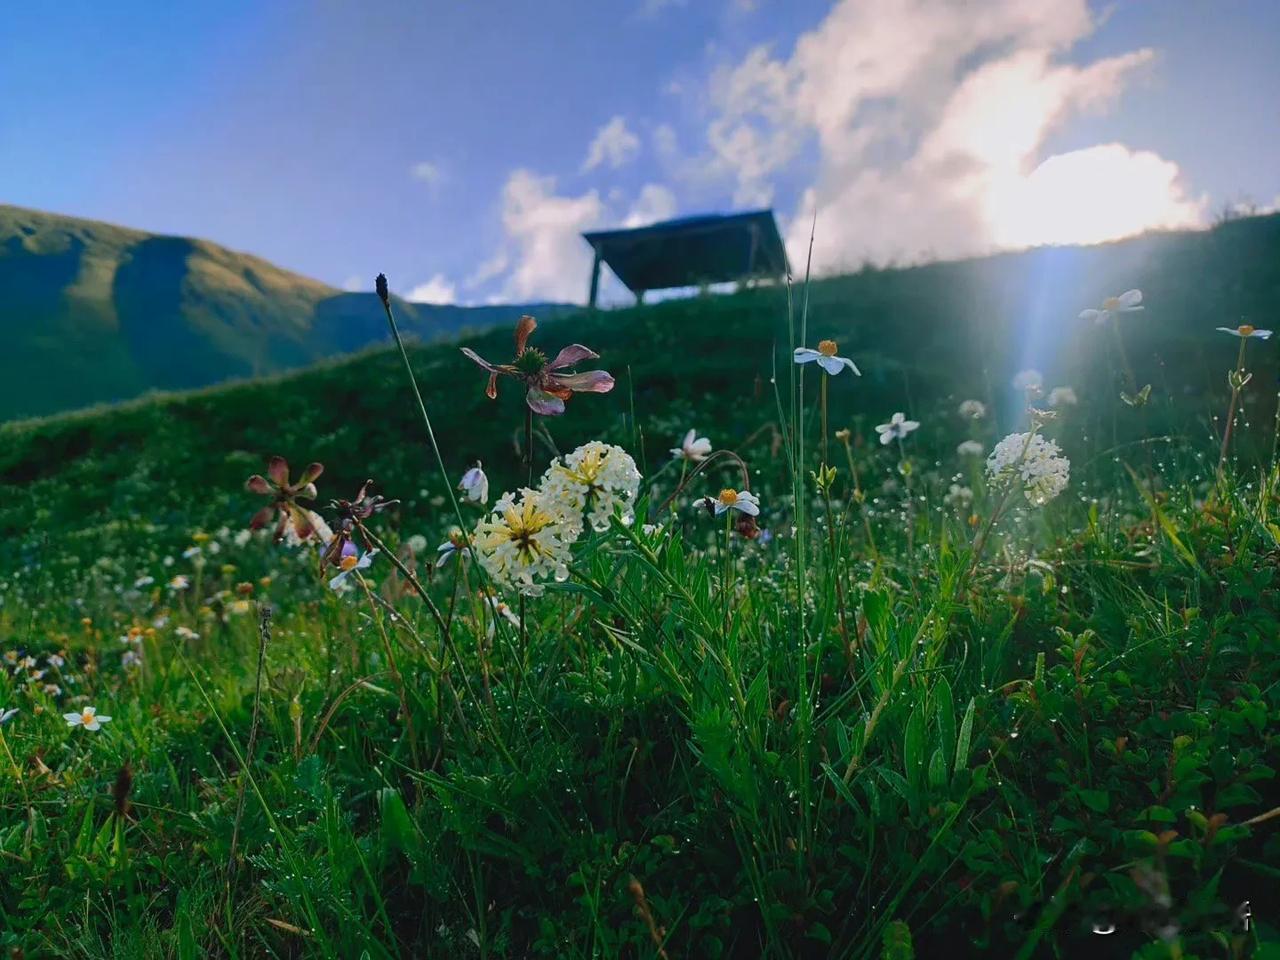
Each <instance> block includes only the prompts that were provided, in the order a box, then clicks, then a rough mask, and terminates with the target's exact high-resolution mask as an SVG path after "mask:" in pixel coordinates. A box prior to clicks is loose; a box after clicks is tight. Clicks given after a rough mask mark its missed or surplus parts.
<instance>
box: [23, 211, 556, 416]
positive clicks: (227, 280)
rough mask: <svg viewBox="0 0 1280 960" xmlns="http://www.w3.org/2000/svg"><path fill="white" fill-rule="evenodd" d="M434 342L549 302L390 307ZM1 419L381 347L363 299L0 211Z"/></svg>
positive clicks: (246, 263) (141, 234)
mask: <svg viewBox="0 0 1280 960" xmlns="http://www.w3.org/2000/svg"><path fill="white" fill-rule="evenodd" d="M396 307H397V313H398V316H399V317H400V320H401V323H402V325H403V327H404V330H405V333H406V334H407V335H409V336H412V337H416V338H418V339H422V340H433V339H439V338H441V337H447V336H453V335H457V334H459V333H462V332H465V331H477V330H483V329H486V328H489V327H492V326H495V325H499V324H503V323H506V322H509V321H510V320H512V319H513V318H514V317H516V316H518V315H519V314H520V313H522V312H529V311H536V312H537V313H538V314H539V315H540V316H544V317H545V316H554V315H557V314H562V313H566V312H571V311H573V310H575V309H577V308H576V307H573V306H572V305H568V304H558V303H536V304H504V305H497V306H483V307H459V306H445V305H432V304H420V303H410V302H408V301H404V300H399V299H397V301H396ZM0 333H3V335H4V337H5V341H6V343H7V345H8V349H7V350H6V351H4V352H3V353H2V354H0V419H13V418H15V417H31V416H41V415H45V414H50V413H57V412H60V411H64V410H69V409H76V408H79V407H85V406H92V405H95V404H100V403H109V402H114V401H119V400H127V399H131V398H133V397H137V396H140V395H143V394H145V393H148V392H151V391H155V390H182V389H189V388H196V387H202V386H209V385H213V384H216V383H221V382H224V381H227V380H233V379H241V378H246V377H254V376H261V375H264V374H270V373H278V372H284V371H287V370H294V369H299V368H301V367H305V366H308V365H310V364H312V363H315V362H316V361H318V360H323V359H327V358H331V357H336V356H341V355H343V354H347V353H352V352H355V351H358V350H360V349H362V348H363V347H365V346H368V345H370V344H374V343H378V342H380V341H381V340H382V339H384V338H385V336H386V330H385V325H384V324H383V322H382V320H381V310H380V308H379V306H378V304H377V300H376V297H375V296H374V294H373V293H372V292H369V293H352V292H347V291H342V290H338V289H336V288H334V287H331V286H329V285H328V284H325V283H323V282H321V281H319V280H314V279H312V278H310V277H305V276H303V275H301V274H297V273H294V272H292V271H289V270H285V269H283V268H281V267H278V266H276V265H275V264H272V263H271V262H270V261H268V260H265V259H263V258H262V257H258V256H256V255H254V254H249V253H240V252H237V251H233V250H230V249H228V248H226V247H223V246H221V245H219V244H216V243H213V242H211V241H208V240H202V239H198V238H192V237H182V236H172V235H162V234H153V233H148V232H146V231H143V230H136V229H134V228H131V227H122V226H118V225H115V224H111V223H106V222H103V221H97V220H87V219H83V218H78V217H72V216H68V215H65V214H57V213H46V212H43V211H39V210H30V209H27V208H23V207H16V206H9V205H0Z"/></svg>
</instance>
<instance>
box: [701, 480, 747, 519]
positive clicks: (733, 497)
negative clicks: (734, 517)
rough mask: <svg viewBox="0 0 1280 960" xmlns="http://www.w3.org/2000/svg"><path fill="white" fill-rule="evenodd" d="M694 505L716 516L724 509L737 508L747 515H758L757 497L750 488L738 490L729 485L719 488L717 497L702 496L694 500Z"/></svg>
mask: <svg viewBox="0 0 1280 960" xmlns="http://www.w3.org/2000/svg"><path fill="white" fill-rule="evenodd" d="M694 506H697V507H701V508H702V509H704V510H710V511H712V512H713V513H714V514H715V515H716V516H717V517H718V516H720V515H721V514H723V513H724V512H725V511H726V510H737V511H738V512H739V513H745V514H746V515H747V516H748V517H758V516H759V515H760V498H759V497H757V496H756V495H755V494H754V493H752V492H751V491H750V490H742V491H738V490H734V489H732V488H731V487H725V489H723V490H721V491H720V496H718V497H703V498H702V499H700V500H697V501H695V502H694Z"/></svg>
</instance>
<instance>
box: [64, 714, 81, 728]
mask: <svg viewBox="0 0 1280 960" xmlns="http://www.w3.org/2000/svg"><path fill="white" fill-rule="evenodd" d="M62 719H63V720H65V721H67V726H68V727H76V726H79V725H80V714H78V713H64V714H63V715H62Z"/></svg>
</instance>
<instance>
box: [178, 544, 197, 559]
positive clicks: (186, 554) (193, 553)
mask: <svg viewBox="0 0 1280 960" xmlns="http://www.w3.org/2000/svg"><path fill="white" fill-rule="evenodd" d="M201 552H202V551H201V550H200V547H199V546H198V545H197V546H194V547H187V549H185V550H183V551H182V559H183V560H194V559H195V558H196V557H198V556H200V554H201Z"/></svg>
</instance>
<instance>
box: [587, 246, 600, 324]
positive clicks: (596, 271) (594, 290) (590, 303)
mask: <svg viewBox="0 0 1280 960" xmlns="http://www.w3.org/2000/svg"><path fill="white" fill-rule="evenodd" d="M595 251H596V257H595V262H594V263H592V264H591V295H590V296H589V297H588V298H587V308H588V309H590V310H594V309H595V308H596V296H597V295H598V294H599V293H600V248H599V247H596V248H595Z"/></svg>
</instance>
